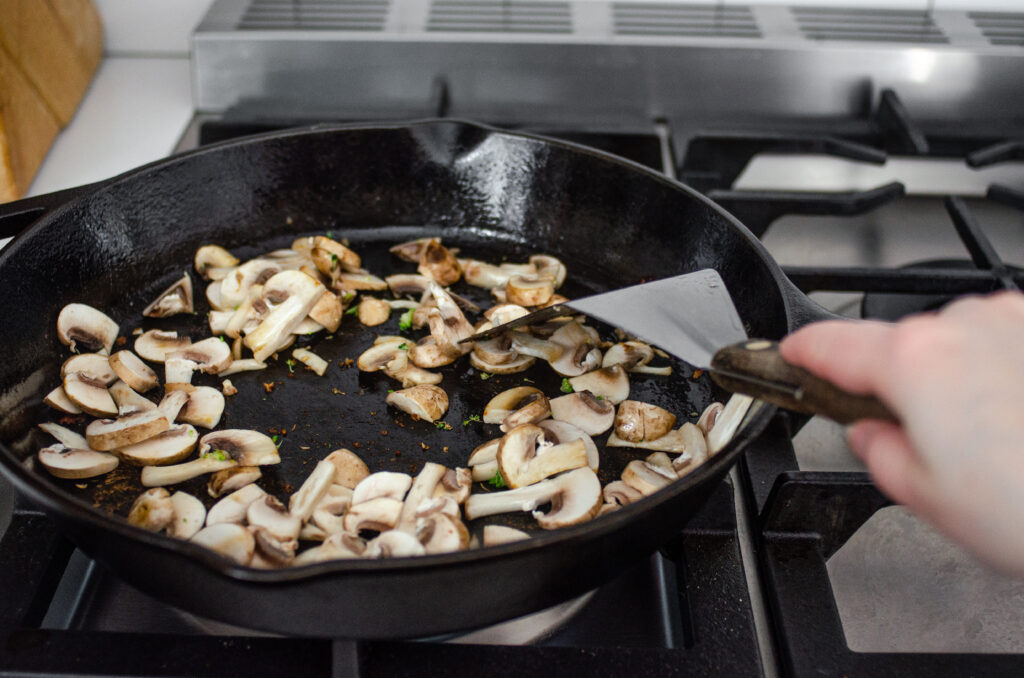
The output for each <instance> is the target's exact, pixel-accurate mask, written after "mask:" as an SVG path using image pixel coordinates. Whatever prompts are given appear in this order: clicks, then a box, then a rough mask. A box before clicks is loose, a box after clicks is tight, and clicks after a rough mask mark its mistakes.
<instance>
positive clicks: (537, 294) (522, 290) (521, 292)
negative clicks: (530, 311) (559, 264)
mask: <svg viewBox="0 0 1024 678" xmlns="http://www.w3.org/2000/svg"><path fill="white" fill-rule="evenodd" d="M554 293H555V281H554V280H553V279H551V278H546V277H543V276H527V275H514V276H512V277H511V278H509V279H508V282H507V283H506V284H505V299H506V301H507V302H508V303H510V304H519V305H520V306H543V305H544V304H546V303H547V302H548V300H550V299H551V295H552V294H554Z"/></svg>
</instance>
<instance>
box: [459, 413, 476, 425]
mask: <svg viewBox="0 0 1024 678" xmlns="http://www.w3.org/2000/svg"><path fill="white" fill-rule="evenodd" d="M471 421H480V415H479V414H471V415H469V416H468V417H466V418H465V419H463V420H462V425H463V426H469V422H471Z"/></svg>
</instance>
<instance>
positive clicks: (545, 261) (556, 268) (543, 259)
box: [529, 254, 568, 290]
mask: <svg viewBox="0 0 1024 678" xmlns="http://www.w3.org/2000/svg"><path fill="white" fill-rule="evenodd" d="M529 263H530V264H532V265H533V266H534V267H535V268H536V269H537V275H539V276H542V277H547V278H551V280H552V281H553V282H554V285H555V289H556V290H557V289H558V288H559V287H561V286H562V283H564V282H565V276H566V273H567V272H568V271H567V270H566V268H565V264H563V263H562V262H561V261H560V260H559V259H557V258H555V257H553V256H551V255H548V254H534V255H533V256H532V257H530V259H529Z"/></svg>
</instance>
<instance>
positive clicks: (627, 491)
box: [604, 480, 644, 506]
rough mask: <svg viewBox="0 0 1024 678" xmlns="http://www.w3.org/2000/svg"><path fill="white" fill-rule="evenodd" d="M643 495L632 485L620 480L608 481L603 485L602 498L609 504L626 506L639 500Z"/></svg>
mask: <svg viewBox="0 0 1024 678" xmlns="http://www.w3.org/2000/svg"><path fill="white" fill-rule="evenodd" d="M643 498H644V495H643V494H642V493H641V492H640V491H639V490H637V489H636V488H634V487H631V486H629V485H627V484H626V483H624V482H622V481H621V480H616V481H614V482H610V483H608V484H607V485H605V486H604V500H605V502H606V503H609V504H618V505H619V506H628V505H629V504H632V503H633V502H635V501H640V500H641V499H643Z"/></svg>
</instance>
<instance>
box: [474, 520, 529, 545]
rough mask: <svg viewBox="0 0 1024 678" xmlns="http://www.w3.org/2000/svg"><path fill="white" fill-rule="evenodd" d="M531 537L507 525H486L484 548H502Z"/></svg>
mask: <svg viewBox="0 0 1024 678" xmlns="http://www.w3.org/2000/svg"><path fill="white" fill-rule="evenodd" d="M529 538H530V535H529V534H527V533H526V532H523V531H522V530H517V529H515V528H514V527H508V526H506V525H484V546H500V545H501V544H511V543H512V542H515V541H522V540H523V539H529Z"/></svg>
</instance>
